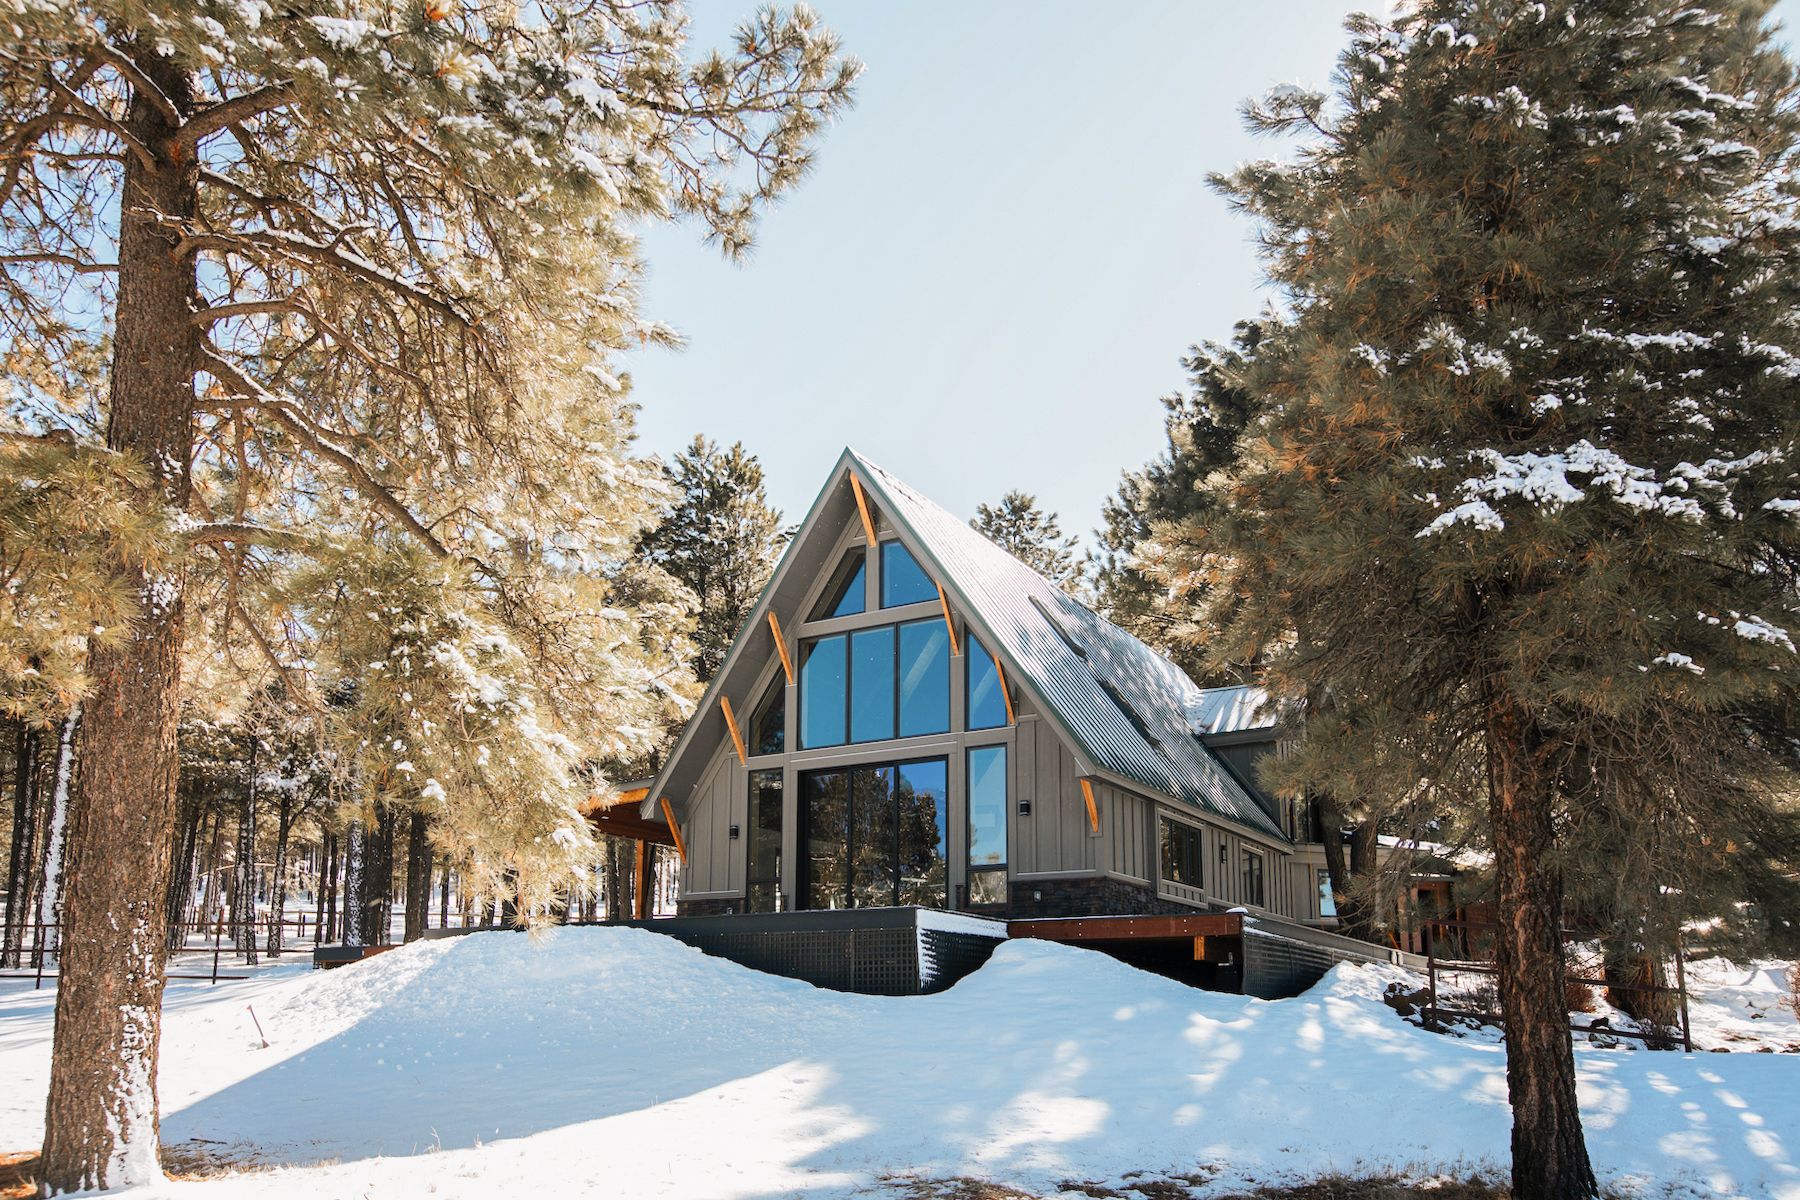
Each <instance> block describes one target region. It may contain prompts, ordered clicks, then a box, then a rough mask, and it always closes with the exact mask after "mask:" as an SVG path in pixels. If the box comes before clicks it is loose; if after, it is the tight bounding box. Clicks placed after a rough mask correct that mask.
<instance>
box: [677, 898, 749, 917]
mask: <svg viewBox="0 0 1800 1200" xmlns="http://www.w3.org/2000/svg"><path fill="white" fill-rule="evenodd" d="M743 911H744V898H743V897H742V896H726V897H724V898H723V899H719V898H711V899H706V900H688V899H682V900H679V901H677V902H676V904H675V915H676V916H678V917H725V916H730V915H732V914H733V913H741V912H743Z"/></svg>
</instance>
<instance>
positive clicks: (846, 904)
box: [800, 758, 950, 908]
mask: <svg viewBox="0 0 1800 1200" xmlns="http://www.w3.org/2000/svg"><path fill="white" fill-rule="evenodd" d="M947 783H948V781H947V778H946V768H945V760H943V759H941V758H929V759H920V760H917V761H913V762H903V763H875V764H871V765H868V766H858V767H844V768H837V769H833V770H828V771H808V772H806V773H804V774H802V775H801V776H800V799H801V804H800V819H801V842H802V844H803V845H804V847H805V855H804V856H803V861H802V862H801V869H802V875H803V878H802V880H801V887H800V892H801V896H802V897H803V898H804V902H805V906H806V907H807V908H851V907H855V908H873V907H881V906H884V905H892V904H919V905H924V906H927V907H931V908H943V907H944V906H945V901H946V899H947V895H948V890H947V887H946V883H947V868H948V862H949V850H950V847H949V842H948V839H949V829H950V823H949V788H948V786H947Z"/></svg>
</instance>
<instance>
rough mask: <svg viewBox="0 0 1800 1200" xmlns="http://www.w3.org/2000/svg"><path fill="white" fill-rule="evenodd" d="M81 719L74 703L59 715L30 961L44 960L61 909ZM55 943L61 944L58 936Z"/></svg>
mask: <svg viewBox="0 0 1800 1200" xmlns="http://www.w3.org/2000/svg"><path fill="white" fill-rule="evenodd" d="M80 721H81V708H80V706H79V705H77V706H76V707H75V708H74V709H73V710H71V711H70V712H69V714H68V715H67V716H65V717H64V718H63V719H62V725H61V727H60V729H59V730H58V732H57V738H56V765H55V767H54V768H53V770H52V771H51V774H50V800H49V804H48V805H47V808H48V810H49V811H47V812H46V813H45V814H44V845H43V849H42V850H41V851H39V858H38V879H39V881H40V882H39V884H38V901H37V916H36V919H35V924H36V925H37V927H38V939H37V952H36V953H35V954H34V955H33V956H32V963H33V965H34V966H35V965H36V964H38V963H40V962H42V961H43V956H44V947H45V945H46V943H48V942H50V941H51V940H52V938H53V933H52V931H53V930H54V929H55V928H56V924H57V918H58V915H59V914H60V913H61V911H62V862H63V841H64V838H63V835H64V833H65V832H67V830H68V824H69V785H70V784H71V783H72V782H73V780H74V774H75V727H76V725H78V724H79V723H80ZM57 944H58V945H61V941H60V939H58V940H57Z"/></svg>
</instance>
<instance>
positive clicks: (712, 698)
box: [644, 450, 1283, 838]
mask: <svg viewBox="0 0 1800 1200" xmlns="http://www.w3.org/2000/svg"><path fill="white" fill-rule="evenodd" d="M852 471H854V472H855V474H856V476H857V477H858V478H859V479H860V482H861V483H862V485H863V487H864V489H865V494H866V496H867V499H868V500H869V501H871V502H872V503H873V504H874V505H875V507H876V508H877V509H878V510H879V511H880V513H881V514H883V515H885V517H886V518H887V520H888V521H889V522H890V523H892V525H893V526H894V528H895V530H896V532H897V533H898V534H899V536H900V538H901V541H902V542H903V543H905V544H906V546H907V549H908V550H910V551H911V552H912V553H913V555H914V556H915V557H916V558H917V559H918V560H919V562H920V564H921V565H922V566H924V567H925V569H926V570H927V571H928V572H929V573H930V574H931V576H932V578H933V579H935V580H936V581H937V582H938V584H939V585H940V586H941V587H942V588H943V589H944V591H945V593H946V594H947V595H948V597H949V599H950V601H951V603H952V604H953V605H954V606H955V607H956V608H957V609H958V610H959V611H960V612H962V614H963V615H964V617H965V618H966V619H967V620H968V622H969V623H970V625H971V626H973V627H974V629H975V632H976V635H977V636H978V637H980V638H981V641H982V644H983V645H984V646H986V647H987V649H988V651H989V652H990V653H993V654H996V655H998V656H999V658H1000V660H1001V664H1002V666H1003V668H1004V669H1005V670H1006V673H1007V675H1008V677H1009V678H1010V679H1012V680H1014V681H1015V682H1016V683H1017V684H1018V685H1019V686H1020V687H1021V688H1022V689H1023V690H1025V691H1026V692H1027V693H1028V694H1029V695H1030V696H1031V697H1032V698H1033V700H1034V702H1035V705H1036V707H1037V708H1038V709H1039V710H1040V711H1041V712H1042V713H1043V714H1044V715H1045V717H1046V719H1047V720H1048V721H1049V722H1050V723H1051V724H1052V725H1053V726H1054V727H1056V728H1057V729H1058V730H1059V731H1060V732H1061V734H1062V735H1063V737H1064V739H1065V740H1066V741H1067V742H1068V743H1069V745H1070V746H1071V747H1072V748H1073V749H1074V750H1075V752H1076V756H1077V759H1078V765H1079V766H1080V767H1081V769H1082V770H1083V771H1084V772H1086V773H1095V774H1099V773H1106V774H1111V775H1113V776H1115V777H1117V778H1119V779H1121V780H1128V781H1131V782H1134V783H1136V784H1138V785H1140V786H1142V787H1144V788H1146V789H1148V790H1150V791H1152V792H1157V793H1160V794H1162V795H1163V796H1165V797H1168V798H1170V799H1173V800H1178V801H1182V802H1185V803H1188V804H1191V805H1194V806H1195V807H1198V808H1201V809H1203V810H1206V811H1209V812H1212V813H1214V814H1216V815H1218V816H1221V817H1225V818H1227V819H1229V820H1233V821H1236V822H1238V823H1240V824H1243V825H1246V826H1248V827H1250V828H1252V829H1255V830H1258V831H1259V832H1262V833H1265V834H1270V835H1273V836H1275V837H1278V838H1279V837H1283V835H1282V834H1281V832H1280V831H1279V829H1278V828H1277V827H1276V825H1275V823H1274V822H1273V821H1272V820H1271V819H1270V817H1269V815H1268V813H1267V812H1266V811H1265V810H1264V809H1263V807H1262V806H1261V805H1260V804H1259V803H1257V801H1256V800H1255V799H1254V798H1252V797H1251V796H1250V795H1249V793H1248V792H1246V791H1245V790H1244V788H1243V787H1242V786H1241V785H1240V784H1239V783H1238V782H1237V781H1236V779H1235V778H1234V777H1233V776H1232V775H1231V774H1230V772H1229V771H1228V770H1226V769H1225V767H1224V766H1223V765H1222V764H1221V763H1219V762H1218V760H1217V759H1216V758H1214V757H1213V755H1212V753H1211V752H1210V751H1209V750H1207V749H1206V748H1205V747H1204V746H1203V745H1201V744H1200V742H1199V740H1198V739H1197V738H1195V737H1194V736H1193V735H1192V733H1191V732H1190V730H1189V728H1188V723H1187V718H1186V715H1185V714H1186V712H1187V711H1188V706H1190V705H1191V704H1193V703H1195V702H1197V698H1198V696H1199V693H1200V689H1199V688H1198V687H1196V686H1195V685H1194V684H1193V682H1192V681H1191V680H1189V679H1188V678H1187V676H1186V675H1185V674H1183V673H1182V672H1181V670H1180V669H1179V668H1178V667H1176V666H1175V665H1174V664H1173V663H1170V662H1169V661H1168V660H1167V659H1165V658H1163V657H1162V656H1161V655H1159V654H1157V653H1156V652H1155V651H1153V650H1151V649H1150V648H1149V647H1148V646H1146V645H1144V644H1143V643H1142V642H1140V641H1138V640H1137V639H1136V638H1134V637H1132V636H1131V635H1130V634H1128V633H1126V632H1125V631H1124V630H1122V629H1119V628H1118V627H1117V626H1115V625H1112V624H1111V623H1110V622H1107V621H1105V620H1103V619H1101V618H1100V617H1098V616H1096V615H1095V614H1093V613H1091V612H1089V611H1088V610H1087V609H1086V608H1085V607H1083V606H1082V605H1081V604H1079V603H1077V602H1076V601H1075V600H1073V599H1071V598H1069V597H1068V596H1067V595H1065V594H1064V593H1063V592H1062V591H1061V589H1059V588H1057V587H1056V586H1055V585H1054V584H1052V583H1050V582H1049V581H1048V580H1046V579H1044V578H1043V577H1042V576H1041V575H1039V574H1037V573H1036V572H1035V571H1033V570H1032V569H1031V568H1029V567H1027V566H1026V565H1025V564H1023V563H1021V562H1019V561H1018V560H1017V559H1016V558H1013V557H1012V556H1011V555H1010V554H1007V553H1006V552H1005V551H1004V550H1001V549H1000V548H999V547H997V546H995V545H994V544H993V543H992V542H990V541H988V540H987V539H986V538H985V537H983V536H982V535H981V534H979V533H977V532H976V531H975V530H974V529H972V528H970V527H969V525H968V524H967V523H966V522H964V521H962V520H960V519H958V518H957V517H955V516H954V515H952V514H951V513H949V512H948V511H946V510H945V509H943V508H941V507H939V506H938V505H937V504H935V503H933V502H932V501H931V500H929V499H927V498H926V497H924V496H923V495H921V494H919V493H918V492H916V491H914V490H913V489H912V488H911V487H909V486H908V485H907V484H905V483H904V482H902V481H901V480H900V479H898V478H897V477H895V476H893V475H891V474H889V473H888V472H887V471H885V470H883V469H882V468H880V467H878V466H876V465H875V464H874V463H872V462H870V461H869V460H867V459H866V458H863V457H862V456H861V455H858V454H856V453H855V452H854V451H852V450H845V451H844V453H843V455H842V456H840V457H839V459H838V462H837V464H836V466H835V467H833V469H832V471H831V475H830V477H829V478H828V479H827V480H826V482H825V486H824V487H823V488H822V489H821V490H820V492H819V495H818V497H817V498H816V499H815V500H814V501H813V504H812V507H811V508H810V509H809V510H808V512H807V515H806V519H805V520H804V521H802V522H801V525H800V528H799V529H798V530H797V531H796V533H795V535H794V538H793V540H792V541H791V542H790V543H789V544H788V547H787V549H786V550H785V551H784V552H783V554H782V557H781V561H780V562H779V563H778V564H777V565H776V568H775V572H774V574H773V575H771V576H770V579H769V582H768V583H767V584H766V585H765V586H764V588H763V591H762V593H761V595H759V596H758V598H757V601H756V604H755V606H754V608H753V609H752V611H751V613H750V617H749V619H748V620H747V621H746V622H745V624H744V627H743V628H742V629H740V630H739V631H738V634H737V637H736V638H735V639H734V640H733V642H732V645H731V648H730V650H729V651H728V652H727V653H726V656H725V660H724V662H723V663H722V664H721V665H720V668H719V672H718V674H717V675H716V676H715V677H714V679H713V681H712V684H711V685H710V686H709V687H708V689H707V692H706V695H705V697H704V698H703V699H702V700H701V702H700V706H699V708H698V709H697V710H696V711H695V713H694V716H693V718H692V719H691V720H690V721H689V722H688V724H687V726H686V727H685V728H684V729H683V730H682V733H681V736H680V737H679V738H678V739H677V741H676V744H675V746H674V749H673V750H672V751H671V752H670V755H669V760H668V762H667V764H666V765H665V766H664V768H663V770H662V771H661V772H660V773H659V774H658V776H657V778H656V781H655V784H654V786H653V789H652V791H651V793H650V798H649V799H646V801H645V802H644V810H645V813H646V815H652V810H653V809H654V807H655V805H656V803H657V801H658V800H659V799H660V797H662V796H664V795H667V796H669V797H670V799H671V800H673V801H674V802H675V803H676V805H677V806H678V807H679V806H682V805H684V804H685V802H686V800H687V798H688V796H689V794H690V793H691V791H692V789H693V787H694V785H695V784H697V783H698V782H699V775H700V772H701V770H703V768H704V765H705V762H704V760H707V759H710V757H711V754H710V748H711V747H715V746H716V745H717V744H718V742H719V741H720V740H721V739H723V738H725V737H727V736H729V734H728V732H727V727H726V725H725V722H724V720H723V717H722V715H721V710H720V698H721V697H722V696H732V697H736V698H737V699H738V701H739V702H741V703H743V704H744V705H746V706H748V705H749V704H753V703H755V699H756V697H754V696H753V695H752V692H751V688H752V687H753V686H754V685H755V684H756V683H757V682H758V680H759V678H760V675H761V672H762V670H763V668H764V665H765V664H766V663H768V662H769V661H770V660H771V659H772V658H773V657H775V654H776V648H775V643H774V637H773V634H772V633H771V631H770V629H769V626H768V613H769V612H770V611H771V610H773V611H775V612H776V614H777V617H778V618H779V619H782V620H784V622H786V623H787V624H789V625H793V626H797V625H798V623H799V621H800V617H801V614H800V608H799V606H800V603H801V602H802V601H803V600H804V599H805V598H806V596H807V594H808V593H810V591H811V590H812V588H813V585H814V583H815V582H816V579H817V577H818V576H819V575H821V574H822V573H824V572H827V571H830V570H832V569H833V568H834V567H835V566H836V563H835V561H834V560H833V558H832V555H833V553H834V552H835V550H836V549H837V547H838V544H839V543H840V541H841V540H842V538H843V536H844V531H845V529H846V527H847V526H848V525H849V523H851V522H858V523H860V521H861V519H862V518H861V514H860V513H859V512H858V509H857V505H856V501H855V499H854V498H853V496H852V489H851V487H849V486H847V485H846V482H845V481H846V477H847V476H848V475H849V474H850V472H852ZM748 716H749V714H748V713H742V714H740V720H747V719H748ZM696 743H698V746H697V747H696ZM690 751H692V753H690ZM690 758H691V759H692V765H690V761H689V760H690Z"/></svg>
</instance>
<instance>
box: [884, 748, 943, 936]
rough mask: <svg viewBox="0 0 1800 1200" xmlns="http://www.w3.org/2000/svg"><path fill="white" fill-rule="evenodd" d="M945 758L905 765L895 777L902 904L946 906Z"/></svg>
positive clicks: (901, 765) (928, 906) (933, 906)
mask: <svg viewBox="0 0 1800 1200" xmlns="http://www.w3.org/2000/svg"><path fill="white" fill-rule="evenodd" d="M947 770H948V767H947V764H946V763H945V762H944V760H943V759H941V758H932V759H926V760H925V761H924V762H911V763H901V764H900V769H899V775H898V777H897V778H896V779H895V781H894V807H895V808H896V809H897V810H898V818H899V827H900V903H902V904H919V905H923V906H925V907H926V908H943V907H944V902H945V898H946V897H947V896H948V895H949V892H948V890H947V888H946V875H947V873H948V870H949V865H950V841H949V839H950V789H949V787H948V785H947V782H946V773H947Z"/></svg>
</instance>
